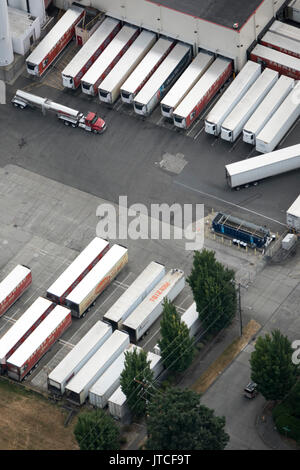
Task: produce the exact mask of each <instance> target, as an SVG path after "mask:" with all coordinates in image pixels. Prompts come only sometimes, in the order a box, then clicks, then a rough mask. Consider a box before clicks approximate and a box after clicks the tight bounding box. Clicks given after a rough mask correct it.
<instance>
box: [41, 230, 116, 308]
mask: <svg viewBox="0 0 300 470" xmlns="http://www.w3.org/2000/svg"><path fill="white" fill-rule="evenodd" d="M108 250H109V242H108V241H106V240H103V239H102V238H99V237H95V238H94V239H93V240H92V241H91V242H90V243H89V244H88V246H87V247H86V248H85V249H84V250H83V251H82V252H81V253H80V254H79V255H78V256H77V258H75V260H74V261H73V263H71V264H70V266H68V267H67V269H66V270H65V271H64V272H63V273H62V274H61V275H60V276H59V278H58V279H57V280H56V281H55V282H54V283H53V284H52V285H51V287H49V289H48V290H47V297H48V298H49V299H51V300H53V301H54V302H56V303H57V304H62V305H63V304H64V301H65V298H66V297H67V296H68V295H69V294H70V293H71V292H72V290H73V289H74V288H75V287H76V286H77V285H78V284H79V282H80V281H82V279H83V278H84V277H85V276H86V275H87V273H88V272H90V270H91V269H92V268H93V267H94V266H95V265H96V264H97V263H98V261H100V259H101V258H102V257H103V256H104V255H105V253H107V252H108Z"/></svg>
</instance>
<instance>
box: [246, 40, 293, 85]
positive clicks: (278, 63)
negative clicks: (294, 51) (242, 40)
mask: <svg viewBox="0 0 300 470" xmlns="http://www.w3.org/2000/svg"><path fill="white" fill-rule="evenodd" d="M250 59H251V60H253V61H254V62H257V63H259V64H263V65H265V66H266V67H268V68H270V69H272V70H276V72H279V73H281V74H282V75H286V76H287V77H291V78H294V79H295V80H300V59H297V57H292V56H290V55H287V54H284V53H283V52H279V51H276V50H275V49H271V48H269V47H265V46H262V45H261V44H258V45H257V46H256V47H255V48H254V49H253V51H252V52H251V54H250Z"/></svg>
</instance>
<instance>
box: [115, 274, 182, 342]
mask: <svg viewBox="0 0 300 470" xmlns="http://www.w3.org/2000/svg"><path fill="white" fill-rule="evenodd" d="M184 285H185V277H184V273H183V271H180V270H178V269H172V270H171V271H169V272H168V273H167V274H166V275H165V276H164V277H163V278H162V280H161V281H160V282H159V283H158V284H157V285H156V286H155V287H154V289H153V290H152V291H151V292H150V294H148V295H147V297H146V298H145V299H144V300H143V302H142V303H140V304H139V305H138V307H137V308H136V309H135V310H134V311H133V312H132V313H131V315H129V317H128V318H127V319H126V320H125V321H124V322H123V326H122V329H123V330H124V331H126V332H127V333H129V335H130V339H131V341H132V342H133V343H136V342H137V341H138V340H139V339H140V338H141V337H142V336H143V335H144V334H145V332H146V331H147V330H148V329H149V328H150V327H151V325H153V323H154V322H155V321H156V320H157V318H158V317H159V316H160V315H161V314H162V311H163V301H164V299H166V298H167V299H168V300H170V301H172V300H174V299H175V298H176V297H177V296H178V295H179V294H180V292H181V291H182V290H183V288H184Z"/></svg>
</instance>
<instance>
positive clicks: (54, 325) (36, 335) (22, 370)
mask: <svg viewBox="0 0 300 470" xmlns="http://www.w3.org/2000/svg"><path fill="white" fill-rule="evenodd" d="M71 323H72V319H71V312H70V310H68V309H67V308H65V307H62V306H61V305H57V306H56V307H55V308H54V309H53V310H52V312H50V314H49V315H48V316H47V317H46V318H45V319H44V320H43V321H42V323H41V324H40V325H39V326H38V327H37V328H36V329H35V330H34V332H33V333H32V334H31V335H30V336H29V337H28V338H27V339H26V340H25V341H24V343H22V344H21V346H20V347H18V349H17V350H16V351H15V352H14V353H13V354H12V355H11V356H10V357H9V358H8V360H7V373H8V376H9V377H10V378H12V379H14V380H17V381H19V382H20V381H21V380H23V379H24V377H25V376H26V375H27V374H30V373H31V371H32V369H33V367H35V366H36V365H37V363H38V361H39V360H40V359H41V358H42V357H43V356H44V355H45V354H46V352H48V351H49V349H50V348H51V346H52V345H53V344H54V343H55V342H56V341H57V340H58V339H59V338H60V337H61V335H62V334H63V333H64V332H65V331H66V329H67V328H68V327H69V326H70V325H71Z"/></svg>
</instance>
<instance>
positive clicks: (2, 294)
mask: <svg viewBox="0 0 300 470" xmlns="http://www.w3.org/2000/svg"><path fill="white" fill-rule="evenodd" d="M31 282H32V274H31V271H30V269H29V268H27V267H26V266H22V265H20V264H19V265H18V266H16V267H15V268H14V269H13V270H12V271H11V273H10V274H9V275H8V276H6V278H5V279H3V281H2V282H0V316H1V315H3V314H4V313H5V312H6V311H7V310H8V309H9V308H10V307H11V306H12V305H13V304H14V303H15V302H16V301H17V300H18V298H19V297H20V296H21V295H22V294H23V292H24V291H25V290H26V289H27V288H28V287H29V286H30V284H31Z"/></svg>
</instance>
